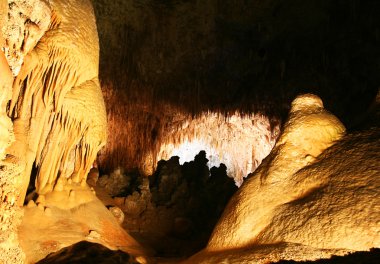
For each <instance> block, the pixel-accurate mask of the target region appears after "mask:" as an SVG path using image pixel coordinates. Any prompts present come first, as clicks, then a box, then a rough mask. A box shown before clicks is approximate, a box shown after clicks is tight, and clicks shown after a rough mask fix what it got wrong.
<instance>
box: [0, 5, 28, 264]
mask: <svg viewBox="0 0 380 264" xmlns="http://www.w3.org/2000/svg"><path fill="white" fill-rule="evenodd" d="M7 11H8V3H7V1H4V0H1V1H0V30H1V29H2V28H3V26H4V24H5V22H6V18H7ZM4 45H5V39H4V38H3V35H2V34H1V31H0V47H3V46H4ZM12 79H13V78H12V73H11V70H10V68H9V65H8V62H7V60H6V58H5V55H4V53H3V51H2V50H1V49H0V263H22V262H23V259H24V257H25V256H24V254H23V252H22V251H21V248H20V246H19V244H18V237H17V226H18V224H19V223H20V221H21V217H22V211H21V209H20V208H18V206H17V199H18V188H19V182H20V178H18V177H17V176H16V175H17V174H18V173H19V172H20V171H19V170H18V167H17V166H15V163H16V164H17V161H15V162H13V163H12V162H11V157H8V158H7V157H6V149H7V148H8V147H9V146H10V144H11V143H12V142H13V141H14V134H13V124H12V121H11V119H10V118H9V117H8V115H7V113H6V107H7V103H8V101H9V99H10V98H11V96H12Z"/></svg>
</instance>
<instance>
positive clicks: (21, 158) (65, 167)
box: [3, 1, 106, 204]
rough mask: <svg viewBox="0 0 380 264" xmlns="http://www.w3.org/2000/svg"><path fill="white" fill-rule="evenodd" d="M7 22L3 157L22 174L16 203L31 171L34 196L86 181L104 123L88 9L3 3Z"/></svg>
mask: <svg viewBox="0 0 380 264" xmlns="http://www.w3.org/2000/svg"><path fill="white" fill-rule="evenodd" d="M25 21H26V22H25ZM6 22H7V23H6V26H5V27H3V35H4V36H5V38H6V42H5V43H6V45H5V46H4V50H5V54H6V58H7V61H8V63H9V65H10V67H11V69H12V70H13V74H14V75H16V77H15V80H14V83H13V87H12V97H11V101H10V104H9V108H8V115H9V116H10V117H11V118H12V120H13V129H14V134H15V142H14V143H13V144H12V145H11V147H10V148H9V149H8V151H7V154H8V155H9V156H12V157H13V158H14V159H15V160H17V163H18V164H17V165H18V166H19V167H21V174H22V175H23V176H22V177H23V179H22V183H21V191H20V194H19V195H20V199H18V203H19V204H22V203H23V202H24V201H23V197H24V196H25V193H26V189H27V187H28V184H29V178H30V175H31V171H32V168H35V169H36V170H35V171H36V174H37V175H36V182H35V187H36V191H37V193H46V192H49V191H52V190H53V188H54V186H55V185H56V183H57V180H58V178H60V184H64V183H65V181H66V180H67V179H72V180H73V181H74V182H78V183H79V182H81V181H85V178H86V175H87V173H88V171H89V170H90V168H91V165H92V163H93V160H94V159H95V157H96V153H97V152H98V151H99V149H100V148H101V147H102V146H103V145H104V144H105V139H106V117H105V107H104V102H103V99H102V95H101V91H100V87H99V82H98V77H97V76H98V60H99V55H98V52H99V47H98V38H97V31H96V26H95V19H94V16H93V11H92V7H91V4H90V2H88V1H51V2H49V4H47V3H46V2H44V1H34V2H33V1H32V2H30V1H29V2H25V1H10V2H9V16H8V21H6ZM21 64H22V66H21V67H20V65H21ZM32 184H34V183H32Z"/></svg>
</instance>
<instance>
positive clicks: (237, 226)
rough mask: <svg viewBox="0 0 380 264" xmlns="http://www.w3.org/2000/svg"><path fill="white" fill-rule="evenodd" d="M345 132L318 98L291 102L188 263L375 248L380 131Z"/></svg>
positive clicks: (379, 237) (379, 241)
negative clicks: (265, 152) (269, 143)
mask: <svg viewBox="0 0 380 264" xmlns="http://www.w3.org/2000/svg"><path fill="white" fill-rule="evenodd" d="M344 132H345V128H344V126H343V125H342V124H341V123H340V122H339V120H338V119H337V118H336V117H335V116H333V115H332V114H330V113H329V112H327V111H326V110H325V109H324V108H323V104H322V101H321V100H320V99H319V98H318V97H316V96H314V95H303V96H299V97H298V98H296V99H295V100H294V101H293V103H292V109H291V111H290V114H289V119H288V121H287V122H286V123H285V126H284V129H283V132H282V134H281V135H280V138H279V140H278V142H277V144H276V146H275V148H274V149H273V151H272V152H271V154H270V155H269V156H268V157H267V158H266V159H265V160H264V162H263V164H262V165H261V166H260V167H259V169H258V170H257V172H256V173H255V174H253V175H251V177H250V178H249V179H248V180H247V181H246V182H244V184H243V185H242V187H241V188H240V189H239V191H238V192H237V193H236V194H235V195H234V196H233V197H232V199H231V200H230V202H229V204H228V205H227V207H226V209H225V211H224V213H223V215H222V217H221V219H220V220H219V223H218V224H217V226H216V228H215V229H214V232H213V234H212V236H211V238H210V241H209V243H208V246H207V247H206V249H205V250H204V251H203V252H202V253H200V254H198V255H197V256H195V257H194V258H192V259H190V262H189V263H193V262H191V261H195V262H196V263H220V262H222V261H227V260H231V259H234V260H236V261H238V260H240V261H241V262H237V263H249V261H259V260H260V261H277V260H279V259H296V260H297V259H298V260H304V259H317V258H321V257H322V256H323V255H325V257H328V256H329V254H332V253H334V254H343V253H345V252H347V251H352V250H369V249H370V248H372V247H380V230H379V226H378V223H379V220H380V218H379V216H380V207H379V206H378V201H379V199H380V196H379V189H380V181H379V168H378V167H376V165H375V164H376V162H377V161H378V160H379V158H380V157H379V138H380V137H379V135H380V134H379V133H380V132H379V129H378V128H373V129H371V130H369V131H367V132H361V133H356V134H348V135H344ZM281 243H285V244H281ZM276 245H277V246H276ZM269 249H270V250H269ZM268 250H269V251H268ZM222 251H224V252H225V253H221V252H222ZM218 252H219V253H218ZM265 252H267V253H265ZM269 252H270V253H269ZM218 254H219V255H218ZM264 256H265V257H264ZM202 261H204V262H202ZM247 261H248V262H247ZM260 261H259V262H260ZM233 263H234V262H233Z"/></svg>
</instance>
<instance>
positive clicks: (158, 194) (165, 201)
mask: <svg viewBox="0 0 380 264" xmlns="http://www.w3.org/2000/svg"><path fill="white" fill-rule="evenodd" d="M207 162H208V160H207V158H206V153H205V152H204V151H202V152H200V153H199V154H198V155H196V156H195V159H194V160H193V161H191V162H185V163H184V164H183V165H180V163H179V158H178V157H172V158H171V159H169V160H167V161H165V160H161V161H159V163H158V166H157V170H156V171H155V172H154V174H153V175H151V176H149V177H146V176H140V175H133V174H128V173H125V172H123V170H121V169H117V170H115V171H114V172H113V173H111V174H110V176H108V175H104V176H101V177H100V178H99V181H98V186H97V188H95V189H96V190H97V195H98V196H99V198H100V199H101V200H102V201H103V203H105V204H106V205H107V206H108V207H109V208H110V210H111V212H112V210H113V209H112V208H117V209H116V211H118V210H119V208H120V209H121V210H122V211H123V212H124V214H125V218H124V222H123V227H124V228H125V229H126V230H127V231H128V232H129V233H131V234H133V235H134V236H136V237H137V238H139V241H141V243H143V244H144V245H146V246H147V247H150V248H153V249H154V250H155V251H156V256H159V257H184V256H190V255H191V254H194V253H195V252H196V251H198V250H200V249H201V248H202V247H204V246H205V245H206V243H207V240H208V238H209V236H210V234H211V231H212V229H213V228H214V226H215V223H216V222H217V220H218V219H219V217H220V215H221V213H222V211H223V209H224V207H225V205H226V204H227V202H228V200H229V199H230V197H231V196H232V195H233V193H234V192H235V191H236V190H237V187H236V185H235V183H234V180H233V179H232V178H230V177H228V176H227V171H226V170H227V168H226V166H224V165H223V164H221V165H220V167H213V168H211V169H209V168H208V167H207ZM122 178H124V179H125V180H124V181H120V179H122ZM102 186H104V187H102ZM102 190H104V191H106V192H108V195H114V194H118V195H117V196H116V197H114V198H113V199H109V198H107V197H105V195H104V194H103V193H102ZM115 206H117V207H115ZM116 213H117V212H116ZM119 215H120V214H119V213H117V215H116V218H117V219H119Z"/></svg>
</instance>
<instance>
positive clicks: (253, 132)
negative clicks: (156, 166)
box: [153, 112, 279, 186]
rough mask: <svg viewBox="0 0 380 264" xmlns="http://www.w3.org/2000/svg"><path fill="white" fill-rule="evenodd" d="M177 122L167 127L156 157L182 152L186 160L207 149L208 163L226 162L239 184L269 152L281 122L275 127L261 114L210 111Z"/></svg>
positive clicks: (179, 154) (217, 164)
mask: <svg viewBox="0 0 380 264" xmlns="http://www.w3.org/2000/svg"><path fill="white" fill-rule="evenodd" d="M178 115H179V114H178ZM179 116H180V115H179ZM177 119H180V120H181V119H184V117H177ZM176 125H177V126H175V125H172V126H171V127H170V129H167V131H166V135H165V137H164V138H163V142H162V143H161V145H160V148H159V151H158V152H157V154H156V157H155V159H153V161H156V160H157V161H158V160H161V159H165V160H168V159H169V158H170V157H172V156H178V157H179V158H180V163H181V164H183V163H184V162H189V161H191V160H193V159H194V157H195V155H196V154H198V152H199V151H201V150H204V151H206V154H207V159H208V167H209V168H212V167H214V166H215V167H219V166H220V164H221V163H223V164H225V165H226V166H227V174H228V175H229V176H230V177H231V178H234V179H235V182H236V185H238V186H240V185H241V184H242V182H243V178H245V177H246V176H247V175H248V174H249V173H251V172H253V171H255V169H256V168H257V166H259V165H260V163H261V161H262V160H263V159H264V158H265V157H266V156H267V155H268V154H269V152H270V151H271V149H272V148H273V146H274V144H275V142H276V139H277V135H278V132H279V127H278V126H276V127H274V128H273V129H272V128H271V124H270V121H269V120H268V118H267V117H265V116H262V115H260V114H257V115H241V114H239V113H234V114H232V115H230V116H228V117H225V116H223V115H221V114H217V113H210V112H207V113H203V114H201V115H200V116H198V117H195V118H188V119H185V121H184V122H182V123H181V124H176Z"/></svg>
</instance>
